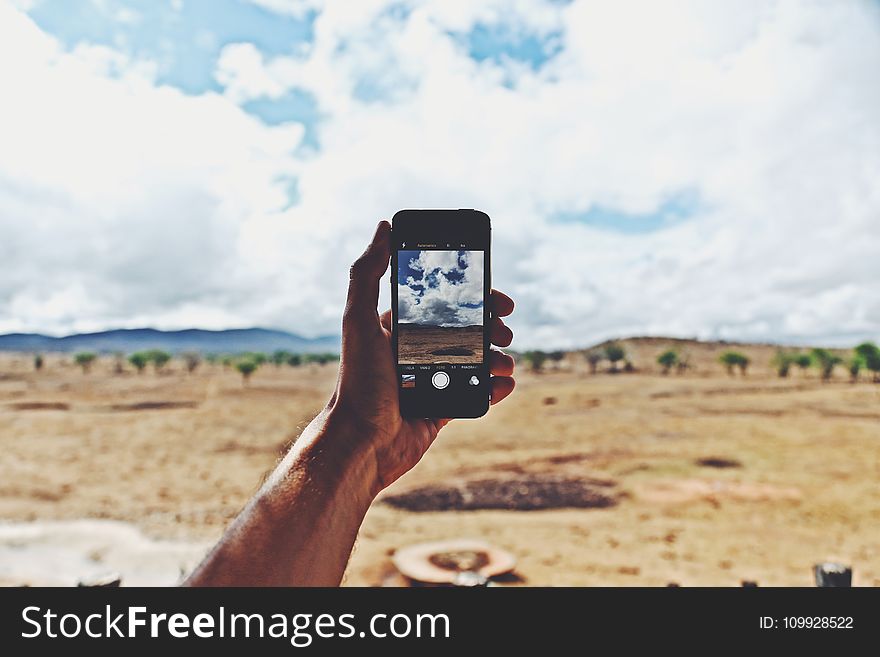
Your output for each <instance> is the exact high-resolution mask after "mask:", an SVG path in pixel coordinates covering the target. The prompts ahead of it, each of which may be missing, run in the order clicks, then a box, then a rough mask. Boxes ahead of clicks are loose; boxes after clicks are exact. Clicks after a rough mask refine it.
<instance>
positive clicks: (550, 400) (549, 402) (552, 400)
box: [544, 397, 557, 406]
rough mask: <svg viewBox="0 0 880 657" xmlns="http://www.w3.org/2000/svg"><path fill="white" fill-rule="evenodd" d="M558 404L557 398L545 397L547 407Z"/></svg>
mask: <svg viewBox="0 0 880 657" xmlns="http://www.w3.org/2000/svg"><path fill="white" fill-rule="evenodd" d="M556 402H557V399H556V397H544V405H545V406H553V404H555V403H556Z"/></svg>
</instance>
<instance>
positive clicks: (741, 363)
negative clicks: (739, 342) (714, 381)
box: [718, 351, 751, 376]
mask: <svg viewBox="0 0 880 657" xmlns="http://www.w3.org/2000/svg"><path fill="white" fill-rule="evenodd" d="M718 360H719V362H720V363H721V364H722V365H724V366H725V367H726V368H727V373H728V374H729V375H730V376H733V369H734V368H735V367H738V368H739V371H740V374H742V375H743V376H745V375H746V370H747V369H748V367H749V363H750V362H751V361H750V360H749V359H748V357H747V356H746V355H745V354H741V353H739V352H738V351H725V352H724V353H723V354H721V356H719V357H718Z"/></svg>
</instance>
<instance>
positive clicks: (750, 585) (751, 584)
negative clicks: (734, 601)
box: [741, 579, 758, 589]
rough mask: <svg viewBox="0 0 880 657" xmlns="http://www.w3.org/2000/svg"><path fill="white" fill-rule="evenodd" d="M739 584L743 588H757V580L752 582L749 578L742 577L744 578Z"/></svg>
mask: <svg viewBox="0 0 880 657" xmlns="http://www.w3.org/2000/svg"><path fill="white" fill-rule="evenodd" d="M741 584H742V587H743V588H744V589H756V588H758V583H757V582H753V581H752V580H750V579H744V580H743V581H742V582H741Z"/></svg>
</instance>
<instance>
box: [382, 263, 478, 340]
mask: <svg viewBox="0 0 880 657" xmlns="http://www.w3.org/2000/svg"><path fill="white" fill-rule="evenodd" d="M408 265H409V267H410V269H412V270H414V271H416V272H418V274H419V275H418V277H416V276H408V277H407V279H406V281H404V284H400V281H398V286H397V308H398V315H399V317H400V320H401V321H403V322H408V323H414V324H433V325H435V326H472V325H481V324H482V323H483V308H482V306H481V305H480V304H482V303H483V301H484V299H483V252H482V251H465V252H463V253H461V254H459V253H458V252H457V251H420V252H419V255H418V257H413V258H410V259H409V262H408ZM475 306H476V307H475Z"/></svg>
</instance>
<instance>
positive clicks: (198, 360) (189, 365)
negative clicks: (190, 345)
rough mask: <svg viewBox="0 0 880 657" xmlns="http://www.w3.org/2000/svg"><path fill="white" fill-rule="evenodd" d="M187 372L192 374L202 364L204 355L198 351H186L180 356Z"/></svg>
mask: <svg viewBox="0 0 880 657" xmlns="http://www.w3.org/2000/svg"><path fill="white" fill-rule="evenodd" d="M180 357H181V358H182V359H183V364H184V366H185V367H186V371H187V372H189V373H190V374H192V373H193V372H195V371H196V369H198V367H199V365H201V364H202V355H201V354H200V353H199V352H197V351H185V352H184V353H182V354H180Z"/></svg>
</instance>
